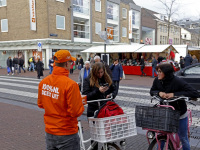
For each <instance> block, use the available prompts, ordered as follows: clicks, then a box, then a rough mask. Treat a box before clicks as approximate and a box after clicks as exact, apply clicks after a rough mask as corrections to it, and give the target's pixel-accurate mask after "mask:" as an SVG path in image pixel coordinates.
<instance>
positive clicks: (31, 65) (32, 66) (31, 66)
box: [29, 62, 35, 71]
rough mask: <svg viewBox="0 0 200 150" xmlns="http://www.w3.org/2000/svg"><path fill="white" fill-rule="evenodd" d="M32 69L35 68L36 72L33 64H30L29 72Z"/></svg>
mask: <svg viewBox="0 0 200 150" xmlns="http://www.w3.org/2000/svg"><path fill="white" fill-rule="evenodd" d="M31 68H33V71H35V69H34V63H33V62H32V63H31V64H30V67H29V71H31Z"/></svg>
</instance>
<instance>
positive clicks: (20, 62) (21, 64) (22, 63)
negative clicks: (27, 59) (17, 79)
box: [19, 58, 24, 66]
mask: <svg viewBox="0 0 200 150" xmlns="http://www.w3.org/2000/svg"><path fill="white" fill-rule="evenodd" d="M19 65H20V66H23V65H24V60H23V59H22V58H20V59H19Z"/></svg>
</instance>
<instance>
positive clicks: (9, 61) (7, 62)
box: [6, 57, 14, 75]
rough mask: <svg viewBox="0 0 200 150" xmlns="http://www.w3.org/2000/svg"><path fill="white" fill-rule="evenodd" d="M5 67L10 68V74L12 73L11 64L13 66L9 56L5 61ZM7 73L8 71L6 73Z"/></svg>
mask: <svg viewBox="0 0 200 150" xmlns="http://www.w3.org/2000/svg"><path fill="white" fill-rule="evenodd" d="M6 64H7V67H9V68H10V71H11V72H12V75H14V73H13V70H12V66H13V61H12V59H11V57H8V59H7V61H6ZM8 75H9V73H8Z"/></svg>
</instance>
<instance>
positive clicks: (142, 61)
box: [140, 58, 145, 68]
mask: <svg viewBox="0 0 200 150" xmlns="http://www.w3.org/2000/svg"><path fill="white" fill-rule="evenodd" d="M140 66H141V68H144V67H145V63H144V58H141V60H140Z"/></svg>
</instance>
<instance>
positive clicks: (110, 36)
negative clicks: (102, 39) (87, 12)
mask: <svg viewBox="0 0 200 150" xmlns="http://www.w3.org/2000/svg"><path fill="white" fill-rule="evenodd" d="M113 30H114V29H113V27H107V39H109V40H113V33H114V32H113Z"/></svg>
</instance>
